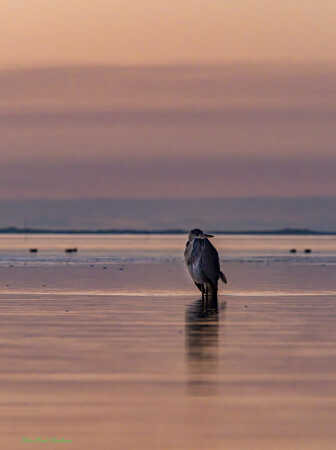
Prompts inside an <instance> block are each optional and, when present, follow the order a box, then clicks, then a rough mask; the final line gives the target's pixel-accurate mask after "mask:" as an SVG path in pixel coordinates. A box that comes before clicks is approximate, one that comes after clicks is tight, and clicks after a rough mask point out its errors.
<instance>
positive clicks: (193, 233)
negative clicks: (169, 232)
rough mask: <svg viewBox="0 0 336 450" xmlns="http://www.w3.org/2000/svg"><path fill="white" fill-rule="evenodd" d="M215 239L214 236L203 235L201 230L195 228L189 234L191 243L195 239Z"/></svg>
mask: <svg viewBox="0 0 336 450" xmlns="http://www.w3.org/2000/svg"><path fill="white" fill-rule="evenodd" d="M212 237H214V236H213V235H212V234H207V233H203V231H202V230H200V229H199V228H194V229H193V230H191V231H190V232H189V241H192V240H193V239H205V238H212Z"/></svg>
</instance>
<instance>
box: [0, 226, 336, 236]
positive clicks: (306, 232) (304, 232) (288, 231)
mask: <svg viewBox="0 0 336 450" xmlns="http://www.w3.org/2000/svg"><path fill="white" fill-rule="evenodd" d="M207 231H208V232H210V233H214V234H217V235H242V234H243V235H257V236H258V235H271V236H335V235H336V231H318V230H310V229H308V228H303V229H299V228H298V229H297V228H282V229H278V230H241V231H233V230H228V231H223V230H207ZM187 233H188V231H187V230H182V229H166V230H130V229H103V230H100V229H97V230H85V229H69V230H67V229H60V230H55V229H46V228H42V229H39V228H17V227H6V228H0V234H104V235H106V234H116V235H122V234H135V235H136V234H146V235H162V234H165V235H176V234H187Z"/></svg>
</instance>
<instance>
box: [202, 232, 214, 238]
mask: <svg viewBox="0 0 336 450" xmlns="http://www.w3.org/2000/svg"><path fill="white" fill-rule="evenodd" d="M204 237H207V238H212V237H215V236H214V235H213V234H207V233H204Z"/></svg>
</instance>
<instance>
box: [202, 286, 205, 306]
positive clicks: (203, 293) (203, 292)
mask: <svg viewBox="0 0 336 450" xmlns="http://www.w3.org/2000/svg"><path fill="white" fill-rule="evenodd" d="M204 297H205V289H204V284H202V302H204Z"/></svg>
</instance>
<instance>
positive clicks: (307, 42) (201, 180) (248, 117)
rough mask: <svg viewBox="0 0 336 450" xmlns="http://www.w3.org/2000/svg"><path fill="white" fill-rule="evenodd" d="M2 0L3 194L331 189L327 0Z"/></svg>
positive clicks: (332, 96)
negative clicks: (276, 0) (131, 0)
mask: <svg viewBox="0 0 336 450" xmlns="http://www.w3.org/2000/svg"><path fill="white" fill-rule="evenodd" d="M0 11H1V15H0V27H1V51H0V134H1V146H0V198H1V197H2V198H5V197H16V198H26V197H43V196H45V197H72V196H73V197H99V196H104V197H135V196H136V197H148V196H149V197H150V196H163V197H171V196H173V197H174V196H181V195H183V196H196V197H200V196H203V197H204V196H214V197H220V196H239V195H242V196H244V195H277V196H281V195H288V196H295V195H329V194H334V192H335V189H336V181H335V176H334V174H335V171H336V155H335V118H336V107H335V105H336V65H335V49H334V47H335V45H334V44H335V42H336V27H335V17H336V1H335V0H321V1H319V2H318V1H317V0H300V1H299V2H294V1H293V0H282V1H281V2H280V1H279V2H274V0H234V1H225V0H211V1H205V0H203V1H201V0H169V1H165V2H163V1H158V0H144V1H141V2H140V1H138V0H136V1H133V2H125V1H121V0H95V1H93V0H90V1H88V0H53V1H51V0H29V1H27V0H10V1H9V0H5V1H4V0H0ZM190 63H192V64H190ZM60 180H61V182H60Z"/></svg>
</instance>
